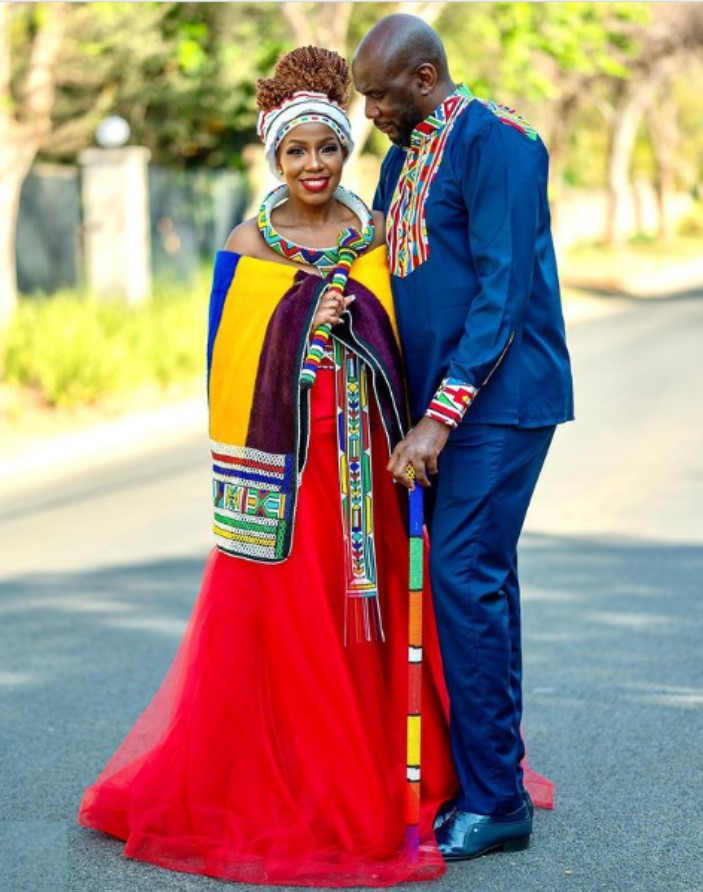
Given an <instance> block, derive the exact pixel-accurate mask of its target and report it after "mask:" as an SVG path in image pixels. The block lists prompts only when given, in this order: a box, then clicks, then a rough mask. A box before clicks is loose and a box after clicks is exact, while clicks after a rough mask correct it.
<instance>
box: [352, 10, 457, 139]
mask: <svg viewBox="0 0 703 892" xmlns="http://www.w3.org/2000/svg"><path fill="white" fill-rule="evenodd" d="M352 72H353V74H354V85H355V86H356V89H357V90H358V91H359V93H361V94H362V95H363V96H364V97H365V98H366V108H365V111H366V117H367V118H370V119H371V120H372V121H373V122H374V125H375V126H376V127H377V128H378V129H379V130H380V131H381V132H382V133H385V134H386V136H387V137H388V138H389V139H390V140H391V142H394V143H396V145H400V146H407V145H409V144H410V138H411V135H412V132H413V130H414V128H415V127H416V126H417V125H418V124H419V123H420V121H422V120H423V119H424V118H426V117H427V116H428V115H429V114H431V113H432V111H433V110H434V109H435V108H436V107H437V106H438V105H439V104H440V103H441V102H443V101H444V100H445V99H446V98H447V96H448V95H449V94H450V93H451V92H452V91H453V90H454V89H455V84H454V83H452V80H451V78H450V76H449V70H448V67H447V56H446V53H445V52H444V47H443V46H442V41H441V40H440V39H439V35H438V34H437V32H436V31H434V29H432V28H430V26H429V25H428V24H427V22H424V21H423V20H422V19H419V18H417V16H414V15H404V14H400V13H399V14H396V15H389V16H386V17H385V18H384V19H381V21H380V22H378V23H377V24H376V25H374V27H373V28H372V29H371V30H370V31H369V33H368V34H367V35H366V37H364V39H363V40H362V41H361V43H360V44H359V47H358V49H357V51H356V53H355V54H354V60H353V62H352Z"/></svg>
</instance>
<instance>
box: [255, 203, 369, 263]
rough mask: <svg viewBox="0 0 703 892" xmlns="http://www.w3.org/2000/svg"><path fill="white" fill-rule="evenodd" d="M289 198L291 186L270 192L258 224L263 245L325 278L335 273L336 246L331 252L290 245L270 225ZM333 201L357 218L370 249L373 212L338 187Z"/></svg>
mask: <svg viewBox="0 0 703 892" xmlns="http://www.w3.org/2000/svg"><path fill="white" fill-rule="evenodd" d="M288 195H289V190H288V186H279V187H278V188H276V189H274V190H273V191H272V192H269V194H268V195H267V196H266V198H264V200H263V201H262V202H261V207H260V208H259V215H258V220H257V222H258V225H259V232H260V233H261V235H262V237H263V239H264V241H265V242H266V244H267V245H268V246H269V248H272V249H273V250H274V251H275V252H276V253H277V254H280V255H281V257H285V258H286V260H294V261H295V262H296V263H305V264H307V265H308V266H314V267H316V268H317V269H318V270H319V271H320V272H321V273H322V274H323V275H326V274H327V273H330V272H332V270H333V269H334V268H335V267H336V266H337V261H338V255H339V249H338V247H337V245H334V246H332V247H331V248H307V247H305V246H304V245H298V244H296V243H295V242H291V241H290V240H289V239H287V238H285V236H282V235H281V234H280V233H279V232H277V231H276V229H275V228H274V226H273V223H272V222H271V214H272V213H273V211H274V210H275V209H276V208H277V207H278V206H279V205H281V204H283V202H284V201H287V200H288ZM334 197H335V198H336V199H337V201H339V202H340V203H341V204H343V205H344V206H345V207H347V208H349V210H350V211H352V212H353V213H354V215H355V216H356V217H357V218H358V220H359V228H360V232H361V236H362V238H363V239H364V242H365V244H366V245H370V244H371V240H372V239H373V217H372V216H371V211H370V210H369V209H368V208H367V207H366V205H365V204H364V202H363V201H362V200H361V199H360V198H359V197H358V196H357V195H355V194H354V193H353V192H350V191H349V190H348V189H345V188H344V187H343V186H337V188H336V189H335V193H334Z"/></svg>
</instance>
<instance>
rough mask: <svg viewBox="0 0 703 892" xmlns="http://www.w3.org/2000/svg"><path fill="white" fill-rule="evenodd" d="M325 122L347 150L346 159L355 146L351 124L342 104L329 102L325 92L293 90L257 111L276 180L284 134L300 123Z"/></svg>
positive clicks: (260, 135)
mask: <svg viewBox="0 0 703 892" xmlns="http://www.w3.org/2000/svg"><path fill="white" fill-rule="evenodd" d="M311 123H321V124H325V125H326V126H327V127H329V128H330V130H331V131H332V132H333V133H334V135H335V136H336V137H337V139H338V140H339V142H340V143H341V145H342V148H344V149H346V156H345V159H344V160H345V161H346V159H347V158H348V157H349V155H350V154H351V153H352V150H353V149H354V140H353V139H352V135H351V123H350V122H349V118H348V117H347V113H346V112H345V111H344V109H343V108H342V106H341V105H338V104H337V103H336V102H332V101H331V100H330V99H328V98H327V96H326V95H325V94H324V93H310V92H307V91H304V90H301V91H299V92H298V93H294V94H293V95H292V96H291V97H290V99H285V100H284V101H283V102H282V103H281V104H280V105H276V106H274V107H273V108H268V109H266V111H262V112H259V120H258V123H257V127H256V129H257V132H258V134H259V137H260V139H261V141H262V142H263V144H264V146H265V147H266V160H267V161H268V165H269V167H270V168H271V171H272V172H273V174H274V175H275V176H277V177H278V179H281V176H280V174H279V173H278V171H277V170H276V150H277V149H278V147H279V146H280V144H281V140H282V139H283V137H284V136H285V135H286V134H287V133H290V131H291V130H293V128H294V127H299V126H300V125H301V124H311Z"/></svg>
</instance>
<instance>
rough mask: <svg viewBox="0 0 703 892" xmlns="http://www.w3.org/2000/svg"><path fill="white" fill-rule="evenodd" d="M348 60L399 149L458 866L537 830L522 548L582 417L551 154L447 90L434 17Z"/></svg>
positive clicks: (387, 184) (366, 42)
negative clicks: (543, 479) (559, 446)
mask: <svg viewBox="0 0 703 892" xmlns="http://www.w3.org/2000/svg"><path fill="white" fill-rule="evenodd" d="M352 67H353V74H354V82H355V85H356V89H357V90H358V91H359V92H360V93H361V94H363V95H364V97H365V99H366V115H367V117H369V118H371V119H372V120H373V122H374V124H375V126H376V127H377V128H378V129H379V130H381V131H382V132H383V133H385V134H386V135H387V136H388V138H389V139H390V141H391V142H392V143H394V146H393V147H392V148H391V149H390V151H389V152H388V154H387V156H386V158H385V159H384V162H383V166H382V169H381V176H380V183H379V187H378V191H377V193H376V200H375V206H376V207H377V208H378V209H381V210H383V211H384V212H385V214H386V220H387V237H388V249H389V261H390V267H391V274H392V285H393V294H394V299H395V303H396V312H397V317H398V324H399V327H400V335H401V340H402V344H403V350H404V354H405V360H406V364H407V373H408V382H409V390H410V405H411V414H412V423H413V425H414V426H413V428H412V430H411V432H410V433H409V434H408V436H407V437H406V438H405V439H404V440H403V441H402V442H401V443H400V444H399V445H398V447H397V448H396V449H395V451H394V453H393V455H392V456H391V460H390V463H389V465H388V469H389V471H390V472H391V473H392V474H393V476H394V478H395V479H396V480H397V481H398V482H399V483H402V484H403V485H405V486H407V487H409V488H412V486H413V485H414V483H413V480H415V481H417V482H418V483H420V485H422V486H423V487H427V490H426V505H427V522H428V528H429V531H430V542H431V557H430V573H431V580H432V586H433V592H434V599H435V611H436V616H437V623H438V627H439V633H440V641H441V645H442V654H443V660H444V667H445V674H446V680H447V687H448V690H449V696H450V701H451V716H450V731H451V739H452V751H453V755H454V760H455V763H456V768H457V773H458V776H459V781H460V791H459V795H458V798H457V800H456V802H455V803H453V805H452V807H450V808H448V809H446V810H445V812H444V813H443V814H442V815H441V816H440V817H439V818H438V820H437V822H436V824H435V828H436V834H437V840H438V843H439V846H440V850H441V851H442V854H443V855H444V857H445V858H446V859H448V860H456V859H461V858H472V857H476V856H477V855H481V854H483V853H484V852H486V851H489V850H491V849H497V848H515V847H520V846H522V845H524V844H526V843H527V842H528V840H529V836H530V833H531V831H532V803H531V802H530V798H529V796H528V794H527V792H526V791H525V789H524V787H523V778H522V771H521V767H520V763H521V759H522V757H523V755H524V747H523V744H522V738H521V733H520V722H521V716H522V693H521V680H522V664H521V644H520V589H519V583H518V575H517V543H518V538H519V536H520V532H521V529H522V525H523V521H524V518H525V514H526V512H527V508H528V505H529V502H530V498H531V496H532V493H533V491H534V487H535V484H536V482H537V478H538V476H539V473H540V471H541V468H542V465H543V462H544V459H545V456H546V454H547V451H548V449H549V445H550V443H551V440H552V436H553V434H554V429H555V426H556V425H557V424H559V423H561V422H565V421H569V420H570V419H572V418H573V397H572V385H571V372H570V364H569V355H568V351H567V348H566V343H565V338H564V321H563V315H562V309H561V300H560V293H559V283H558V278H557V269H556V261H555V256H554V248H553V244H552V237H551V231H550V216H549V206H548V201H547V174H548V157H547V152H546V150H545V148H544V145H543V144H542V142H541V140H540V139H539V137H538V136H537V134H536V133H535V132H534V130H533V129H532V128H531V127H530V126H529V125H528V124H527V123H526V122H525V121H523V120H522V119H521V118H520V117H519V116H518V115H516V114H515V113H514V112H512V111H510V110H509V109H506V108H504V107H502V106H497V105H496V104H495V103H487V102H484V101H481V100H478V99H476V98H475V97H474V96H473V95H472V94H471V92H470V90H469V89H468V88H466V87H465V86H463V85H460V86H457V85H456V84H455V83H454V82H453V81H452V79H451V76H450V74H449V70H448V67H447V60H446V55H445V51H444V48H443V46H442V42H441V40H440V39H439V37H438V35H437V34H436V33H435V32H434V31H433V30H432V28H430V27H429V26H428V25H426V24H425V23H424V22H423V21H422V20H421V19H418V18H415V17H414V16H409V15H391V16H388V17H386V18H384V19H382V20H381V21H380V22H378V23H377V24H376V25H375V26H374V28H373V29H372V30H371V31H370V32H369V33H368V34H367V36H366V37H365V38H364V39H363V41H362V42H361V44H360V45H359V47H358V49H357V52H356V55H355V57H354V61H353V66H352ZM435 474H436V475H437V476H436V478H434V479H433V481H432V484H430V480H429V479H428V477H433V475H435ZM430 487H431V488H430Z"/></svg>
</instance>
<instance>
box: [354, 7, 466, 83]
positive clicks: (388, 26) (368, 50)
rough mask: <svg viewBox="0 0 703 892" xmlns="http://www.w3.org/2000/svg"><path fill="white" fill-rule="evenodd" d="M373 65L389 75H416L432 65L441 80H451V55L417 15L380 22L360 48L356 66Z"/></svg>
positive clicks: (398, 14)
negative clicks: (399, 73)
mask: <svg viewBox="0 0 703 892" xmlns="http://www.w3.org/2000/svg"><path fill="white" fill-rule="evenodd" d="M357 62H359V63H362V62H363V63H364V64H368V63H369V62H370V63H371V64H373V65H374V66H379V67H380V68H382V69H384V71H385V72H389V73H390V72H395V71H398V70H404V71H413V70H414V69H416V68H417V67H418V66H420V65H422V64H423V63H429V64H430V65H432V66H433V67H434V68H435V69H436V71H437V75H438V77H439V79H440V80H448V79H449V69H448V66H447V55H446V53H445V51H444V46H443V45H442V41H441V40H440V37H439V35H438V34H437V32H436V31H435V30H434V28H431V27H430V26H429V25H428V24H427V22H424V21H423V20H422V19H420V18H418V17H417V16H414V15H406V14H404V13H396V14H394V15H389V16H386V17H385V18H383V19H381V20H380V21H379V22H377V23H376V24H375V25H374V27H373V28H372V29H371V30H370V31H369V33H368V34H367V35H366V37H364V39H363V40H362V41H361V43H360V44H359V46H358V48H357V50H356V53H355V54H354V63H357Z"/></svg>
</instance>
